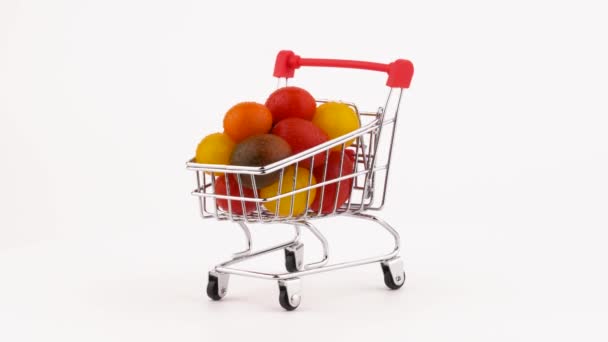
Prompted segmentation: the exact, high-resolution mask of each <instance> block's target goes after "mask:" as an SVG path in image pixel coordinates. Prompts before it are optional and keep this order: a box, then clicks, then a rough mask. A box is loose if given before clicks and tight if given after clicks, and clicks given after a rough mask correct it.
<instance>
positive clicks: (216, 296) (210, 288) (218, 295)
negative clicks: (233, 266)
mask: <svg viewBox="0 0 608 342" xmlns="http://www.w3.org/2000/svg"><path fill="white" fill-rule="evenodd" d="M229 279H230V275H228V274H226V273H219V272H215V271H211V272H209V282H208V283H207V296H209V298H211V299H213V300H220V299H222V298H224V296H225V295H226V292H227V291H228V280H229Z"/></svg>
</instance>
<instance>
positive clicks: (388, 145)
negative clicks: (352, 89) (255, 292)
mask: <svg viewBox="0 0 608 342" xmlns="http://www.w3.org/2000/svg"><path fill="white" fill-rule="evenodd" d="M301 66H321V67H342V68H355V69H368V70H375V71H381V72H386V73H387V74H388V81H387V85H388V86H389V88H390V90H389V93H388V96H387V100H386V102H385V103H384V106H383V107H380V108H378V110H377V111H375V112H364V111H359V109H358V108H357V106H356V105H355V104H354V103H345V104H346V105H348V106H350V107H351V108H352V109H353V111H355V113H356V114H357V117H358V118H359V126H360V128H359V129H357V130H355V131H352V132H350V133H348V134H346V135H343V136H341V137H338V138H336V139H332V140H330V141H327V142H326V143H323V144H320V145H318V146H315V147H313V148H310V149H308V150H306V151H303V152H300V153H298V154H295V155H293V156H290V157H288V158H286V159H283V160H281V161H278V162H276V163H273V164H270V165H265V166H261V167H245V166H233V165H217V164H198V163H195V162H194V160H191V161H189V162H188V163H187V169H188V170H192V171H194V172H195V173H196V181H197V187H196V189H195V190H194V191H193V192H192V194H193V195H194V196H197V197H198V200H199V207H200V211H201V214H202V216H203V218H205V219H208V218H210V219H216V220H229V221H233V222H235V223H237V224H238V225H239V226H240V227H241V229H242V231H243V233H244V236H245V242H246V245H247V248H246V249H245V250H243V251H240V252H237V253H235V254H233V256H232V258H231V259H230V260H228V261H225V262H223V263H220V264H218V265H216V266H215V267H214V268H213V269H212V270H211V271H210V272H209V281H208V284H207V294H208V296H209V297H210V298H211V299H214V300H220V299H222V298H223V297H224V296H225V295H226V293H227V289H228V280H229V276H230V275H239V276H247V277H254V278H260V279H267V280H274V281H277V282H278V285H279V303H280V304H281V306H282V307H283V308H285V309H286V310H294V309H295V308H297V307H298V306H299V305H300V301H301V280H300V278H301V277H303V276H307V275H310V274H315V273H321V272H328V271H333V270H338V269H343V268H348V267H354V266H359V265H365V264H370V263H376V262H379V263H380V264H381V268H382V271H383V274H384V282H385V284H386V286H387V287H389V288H390V289H399V288H400V287H401V286H403V284H404V282H405V272H404V271H403V261H402V259H401V258H400V257H399V252H400V237H399V233H398V232H397V231H396V230H395V229H394V228H393V227H391V226H390V225H389V224H388V223H386V222H385V221H383V220H381V219H380V218H378V217H375V216H373V215H371V214H369V213H368V212H369V211H377V210H380V209H382V207H383V206H384V204H385V200H386V191H387V185H388V174H389V170H390V160H391V156H392V147H393V142H394V138H395V128H396V124H397V118H398V114H399V107H400V103H401V100H402V98H403V92H404V88H409V84H410V81H411V77H412V74H413V66H412V64H411V62H409V61H407V60H402V59H400V60H396V61H395V62H393V63H389V64H380V63H369V62H359V61H348V60H335V59H305V58H301V57H299V56H297V55H295V54H294V53H293V52H291V51H281V52H279V54H278V56H277V60H276V64H275V72H274V76H276V77H278V78H279V80H281V79H285V84H287V79H288V78H291V77H293V76H294V72H295V69H297V68H299V67H301ZM317 102H318V103H324V102H327V101H322V100H319V101H317ZM315 158H316V159H317V164H319V163H318V158H324V160H323V162H322V163H321V165H322V166H318V167H317V168H314V166H315ZM331 158H334V159H335V158H339V159H335V160H338V161H339V162H338V163H339V171H338V173H337V174H335V172H334V173H333V174H332V172H331V171H328V164H329V163H328V162H329V161H330V159H331ZM335 160H334V161H335ZM313 168H314V169H313ZM286 170H290V171H288V172H286ZM298 172H299V173H301V175H302V174H304V175H305V176H306V177H307V179H308V182H307V184H306V185H305V186H297V185H296V180H297V175H298ZM313 173H314V174H316V175H317V176H318V177H316V178H319V179H316V178H315V177H313ZM269 174H274V175H278V184H279V185H278V190H277V192H276V194H272V195H271V196H268V195H267V194H266V197H264V196H262V194H261V191H258V189H257V187H256V180H257V179H259V178H258V177H259V176H262V175H269ZM291 174H293V175H292V176H291V177H289V175H291ZM219 177H224V179H223V180H222V181H224V184H225V187H226V189H225V192H220V191H217V189H218V188H216V185H217V184H216V183H217V182H218V180H220V178H219ZM244 180H246V181H247V182H245V181H244ZM246 183H247V184H250V185H252V186H249V187H248V186H247V184H246ZM290 184H291V185H292V186H291V188H289V185H290ZM231 187H232V189H231ZM285 187H287V190H285ZM248 188H251V189H252V190H253V196H248V195H247V191H250V190H248ZM340 191H342V193H343V192H344V191H346V194H347V198H346V199H345V198H342V201H340V200H339V195H340V194H342V193H341V192H340ZM332 195H333V196H332ZM311 196H312V197H311ZM313 197H314V198H315V199H317V200H319V201H318V203H317V202H313V203H312V204H311V201H310V199H311V198H313ZM332 197H333V198H332ZM304 198H305V201H303V203H305V208H304V209H303V210H297V209H298V208H297V207H298V206H297V205H296V204H295V203H298V201H299V202H300V203H302V199H304ZM281 201H288V202H289V210H288V214H286V213H285V212H283V213H281V210H279V206H280V205H281ZM283 203H287V202H283ZM315 203H317V206H316V207H315ZM339 215H343V216H348V217H351V218H357V219H363V220H367V221H371V222H375V223H376V224H378V225H379V226H380V227H382V228H384V230H385V231H386V232H388V233H389V234H390V235H391V237H392V238H393V240H394V246H393V248H392V249H391V250H390V251H388V252H387V253H386V254H383V255H379V256H373V257H368V258H363V259H359V260H353V261H347V262H341V263H334V264H329V258H330V253H329V243H328V241H327V240H326V238H325V237H324V236H323V234H322V233H321V232H320V231H319V230H318V229H317V228H316V227H315V226H314V225H313V224H312V221H314V220H315V219H320V218H327V217H334V216H339ZM253 223H284V224H289V225H292V226H293V228H294V233H295V234H294V237H293V238H292V239H290V240H288V241H286V242H284V243H281V244H277V245H274V246H271V247H267V248H263V249H260V250H253V248H252V246H253V241H252V236H251V231H250V228H249V225H250V224H253ZM302 228H305V229H307V230H308V231H310V233H312V235H313V236H314V237H315V238H316V239H318V240H319V242H320V244H321V246H322V256H321V257H320V259H319V260H317V261H314V262H309V263H304V260H303V255H304V254H303V253H304V245H303V243H302V242H301V241H300V238H301V232H302ZM280 250H284V254H285V267H286V269H287V272H284V273H265V272H260V271H255V270H245V269H240V268H235V267H234V265H236V264H239V263H241V262H243V261H246V260H250V259H252V258H255V257H258V256H261V255H265V254H268V253H272V252H275V251H280Z"/></svg>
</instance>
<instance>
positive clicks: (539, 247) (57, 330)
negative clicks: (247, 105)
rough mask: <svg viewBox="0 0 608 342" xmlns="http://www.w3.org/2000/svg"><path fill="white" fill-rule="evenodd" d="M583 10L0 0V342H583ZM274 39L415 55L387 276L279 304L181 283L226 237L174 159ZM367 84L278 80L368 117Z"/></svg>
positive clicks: (590, 313) (595, 124)
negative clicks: (395, 236)
mask: <svg viewBox="0 0 608 342" xmlns="http://www.w3.org/2000/svg"><path fill="white" fill-rule="evenodd" d="M600 4H601V2H593V1H546V2H543V1H509V2H502V3H498V2H489V1H466V0H461V1H444V2H439V1H420V2H417V3H410V2H397V1H395V2H388V1H373V2H369V3H365V4H361V5H358V4H355V3H354V2H344V3H341V4H339V3H338V2H331V3H329V2H328V1H325V2H320V1H298V2H290V1H280V2H279V1H275V2H272V3H270V2H263V1H250V2H245V1H241V2H223V3H221V2H207V1H185V0H180V1H136V0H120V1H118V0H107V1H91V0H78V1H77V0H73V1H67V0H57V1H34V0H23V1H17V0H2V1H1V2H0V141H1V143H0V163H1V164H0V165H1V167H0V340H2V341H42V340H50V341H139V340H146V341H206V340H215V341H224V340H235V339H237V338H239V339H248V340H254V341H257V340H262V339H264V340H282V341H284V340H294V341H300V340H301V341H309V340H311V339H312V338H315V339H317V340H323V341H325V340H327V341H329V340H334V339H337V338H341V339H344V340H353V341H355V340H356V341H372V340H381V339H382V340H384V339H388V338H392V340H399V341H404V340H408V338H409V340H411V341H452V340H456V341H539V340H540V341H542V340H545V341H547V340H553V341H555V340H579V341H605V340H606V339H607V338H608V334H607V333H606V330H605V327H603V325H605V323H606V321H607V319H608V310H607V309H606V308H607V306H608V295H607V294H606V288H608V276H607V274H606V261H607V260H608V252H606V244H607V237H608V235H607V233H606V230H607V229H608V219H607V215H606V209H607V207H608V181H607V178H608V177H607V176H606V175H608V153H607V152H608V138H607V135H606V131H607V130H608V120H607V119H606V115H607V114H608V111H607V109H608V106H607V105H606V92H607V90H608V89H607V87H606V79H607V78H608V68H607V65H608V63H606V61H607V60H608V52H607V51H606V44H605V33H606V32H607V31H608V25H607V24H606V18H605V11H603V10H602V9H601V7H600ZM281 49H291V50H294V51H295V52H296V53H298V54H301V55H302V56H304V57H333V58H351V59H361V60H370V61H377V62H389V61H392V60H394V59H396V58H408V59H411V60H412V61H413V62H414V65H415V68H416V71H415V75H414V80H413V83H412V88H411V90H410V91H409V92H408V93H407V97H406V101H405V102H404V106H403V109H404V111H403V112H402V117H401V120H400V126H399V127H398V138H397V141H396V145H395V153H396V155H395V160H394V164H393V173H392V178H391V188H390V192H389V197H388V205H387V207H386V210H384V211H383V212H382V213H381V216H382V217H383V218H385V219H386V220H388V221H389V222H391V223H392V224H393V225H395V226H396V227H397V228H398V230H399V231H400V233H401V235H402V239H403V242H404V250H403V253H402V255H403V256H404V259H405V261H406V272H407V274H408V282H407V284H406V286H405V287H404V288H403V289H401V290H400V291H396V292H390V291H388V290H386V289H385V288H384V285H383V283H382V278H381V272H380V268H379V266H378V265H370V266H367V267H361V268H355V269H349V270H344V271H341V272H334V273H326V274H322V275H318V276H311V277H308V278H305V279H304V282H303V285H304V292H303V300H302V304H301V306H300V308H299V309H298V310H297V311H295V312H293V313H285V312H284V311H283V310H282V309H281V308H280V307H279V305H278V301H277V293H278V291H277V287H276V284H274V283H270V282H265V281H259V280H252V279H247V278H236V277H233V278H231V283H230V289H229V294H228V296H227V297H226V298H225V299H224V300H223V301H221V302H218V303H216V302H211V301H209V300H208V299H207V298H206V296H205V295H204V293H203V286H204V285H205V280H206V279H205V278H206V272H207V270H208V269H209V268H210V267H211V266H212V265H214V264H215V263H217V262H219V261H220V260H222V258H225V257H227V256H228V255H229V253H231V252H233V251H236V250H237V249H240V248H242V247H243V243H242V237H241V236H240V235H239V231H238V228H237V227H236V226H234V225H231V224H226V223H222V224H220V223H216V222H214V221H202V220H201V219H200V218H199V216H198V213H197V211H196V210H197V209H196V200H195V198H193V197H191V196H189V192H190V191H191V190H192V189H193V187H194V176H193V175H192V174H190V173H189V172H187V171H186V170H185V168H184V163H185V161H186V160H187V159H189V158H190V157H191V156H192V155H193V153H194V149H195V147H196V144H197V143H198V141H199V140H200V139H201V138H202V137H203V136H204V135H206V134H208V133H212V132H215V131H219V130H221V119H222V116H223V113H224V112H225V111H226V109H227V108H229V107H230V106H231V105H233V104H234V103H236V102H239V101H244V100H257V101H264V100H265V98H266V96H267V95H268V94H269V93H270V91H272V90H273V89H274V87H275V86H276V83H275V79H274V78H272V75H271V73H272V67H273V62H274V57H275V54H276V53H277V52H278V51H279V50H281ZM384 81H385V77H384V76H383V75H376V74H374V73H371V72H354V73H352V72H351V73H348V72H341V71H331V70H312V69H311V70H299V71H298V72H297V74H296V81H295V82H296V84H300V85H303V86H306V87H307V88H308V89H309V90H310V91H311V92H312V93H313V95H315V96H317V97H322V98H336V99H342V100H350V101H355V102H357V103H358V104H359V105H360V106H361V107H364V109H371V110H375V108H376V107H377V106H378V105H380V104H381V103H382V101H383V99H384V95H385V93H386V88H385V87H384ZM320 228H321V229H322V230H323V231H325V232H326V233H327V236H328V239H330V240H331V242H333V244H332V247H333V250H332V253H334V254H333V255H335V256H336V257H337V258H338V259H341V258H342V259H346V258H348V257H352V256H354V255H361V256H363V255H367V254H374V252H381V251H383V250H385V249H386V248H388V247H389V242H390V241H389V240H387V239H386V237H385V236H384V235H381V234H380V233H379V231H377V230H374V229H372V228H373V227H370V226H366V225H351V224H350V222H348V220H346V219H342V218H339V219H336V220H333V221H330V222H326V223H325V224H321V227H320ZM254 229H255V234H256V237H260V238H261V244H265V243H271V242H272V241H277V240H279V239H280V238H283V237H286V236H287V235H288V232H287V229H286V228H285V227H280V226H277V227H274V226H273V227H262V226H257V227H254ZM315 251H317V252H318V249H315V246H314V243H312V242H310V243H308V244H307V252H306V253H307V255H308V256H309V257H311V256H312V257H314V256H315ZM280 259H281V257H280V255H277V258H276V259H275V260H272V261H268V262H267V263H269V264H268V266H270V263H272V264H273V265H274V266H276V267H280V262H279V261H281V260H280ZM277 260H278V261H277ZM309 260H310V259H309ZM261 262H262V264H263V263H264V262H265V261H261Z"/></svg>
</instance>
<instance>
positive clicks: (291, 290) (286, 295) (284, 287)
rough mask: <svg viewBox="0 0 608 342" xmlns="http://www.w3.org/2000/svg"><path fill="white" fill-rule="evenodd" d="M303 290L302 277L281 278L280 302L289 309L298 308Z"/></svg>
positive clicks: (284, 307)
mask: <svg viewBox="0 0 608 342" xmlns="http://www.w3.org/2000/svg"><path fill="white" fill-rule="evenodd" d="M301 291H302V281H301V280H300V278H291V279H285V280H279V304H281V306H282V307H283V309H285V310H287V311H292V310H295V309H297V308H298V306H299V305H300V301H301V296H300V292H301Z"/></svg>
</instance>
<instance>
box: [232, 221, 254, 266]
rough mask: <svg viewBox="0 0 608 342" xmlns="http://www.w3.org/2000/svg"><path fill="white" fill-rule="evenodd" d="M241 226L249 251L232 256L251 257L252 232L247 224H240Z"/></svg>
mask: <svg viewBox="0 0 608 342" xmlns="http://www.w3.org/2000/svg"><path fill="white" fill-rule="evenodd" d="M239 226H240V227H241V229H242V230H243V234H245V242H246V243H247V249H245V250H243V251H241V252H236V253H234V254H233V255H232V257H233V258H238V257H242V256H245V255H249V254H250V253H251V245H252V242H251V231H250V230H249V227H247V225H246V224H245V222H239Z"/></svg>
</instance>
